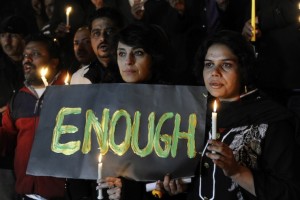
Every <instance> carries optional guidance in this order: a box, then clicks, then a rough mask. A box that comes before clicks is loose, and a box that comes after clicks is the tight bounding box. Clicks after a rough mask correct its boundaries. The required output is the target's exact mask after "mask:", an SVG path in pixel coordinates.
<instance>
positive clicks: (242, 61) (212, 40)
mask: <svg viewBox="0 0 300 200" xmlns="http://www.w3.org/2000/svg"><path fill="white" fill-rule="evenodd" d="M214 44H222V45H225V46H227V47H228V48H229V49H230V50H231V51H232V53H233V54H234V55H236V57H237V58H238V64H239V72H240V77H241V87H244V86H247V87H248V88H253V87H254V85H255V77H254V71H253V70H254V65H255V51H254V47H253V46H252V45H251V43H250V42H248V41H247V40H246V38H244V37H243V36H242V34H240V33H238V32H234V31H229V30H223V31H220V32H218V33H216V34H215V35H213V36H211V37H209V38H208V39H207V40H206V41H205V42H204V43H203V45H201V46H200V48H199V50H198V52H197V54H196V62H195V63H196V65H195V74H196V76H197V78H198V80H200V81H201V84H203V68H204V60H205V56H206V54H207V51H208V49H209V48H210V47H211V46H212V45H214ZM241 89H244V88H241Z"/></svg>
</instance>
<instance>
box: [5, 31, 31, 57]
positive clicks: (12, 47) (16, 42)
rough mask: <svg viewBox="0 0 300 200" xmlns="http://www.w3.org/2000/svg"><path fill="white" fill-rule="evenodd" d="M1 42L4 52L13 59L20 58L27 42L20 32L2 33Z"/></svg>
mask: <svg viewBox="0 0 300 200" xmlns="http://www.w3.org/2000/svg"><path fill="white" fill-rule="evenodd" d="M0 43H1V47H2V49H3V51H4V53H5V54H6V55H7V56H8V57H10V58H12V59H13V60H17V59H20V58H21V56H22V53H23V50H24V46H25V42H24V40H23V38H22V36H21V35H20V34H16V33H1V34H0Z"/></svg>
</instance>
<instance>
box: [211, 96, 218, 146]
mask: <svg viewBox="0 0 300 200" xmlns="http://www.w3.org/2000/svg"><path fill="white" fill-rule="evenodd" d="M216 111H217V100H215V101H214V111H213V112H212V115H211V139H213V140H216V139H217V112H216Z"/></svg>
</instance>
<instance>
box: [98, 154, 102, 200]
mask: <svg viewBox="0 0 300 200" xmlns="http://www.w3.org/2000/svg"><path fill="white" fill-rule="evenodd" d="M98 159H99V160H98V179H102V155H101V153H100V154H99V158H98ZM98 199H103V195H102V189H99V190H98Z"/></svg>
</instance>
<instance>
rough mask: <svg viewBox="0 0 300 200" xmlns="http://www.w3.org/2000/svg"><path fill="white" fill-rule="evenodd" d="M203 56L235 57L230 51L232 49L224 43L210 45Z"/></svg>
mask: <svg viewBox="0 0 300 200" xmlns="http://www.w3.org/2000/svg"><path fill="white" fill-rule="evenodd" d="M205 58H211V59H212V58H227V59H237V57H236V55H235V54H234V53H233V52H232V50H231V49H230V48H229V47H228V46H226V45H224V44H213V45H211V46H210V47H209V48H208V50H207V53H206V56H205Z"/></svg>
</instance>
